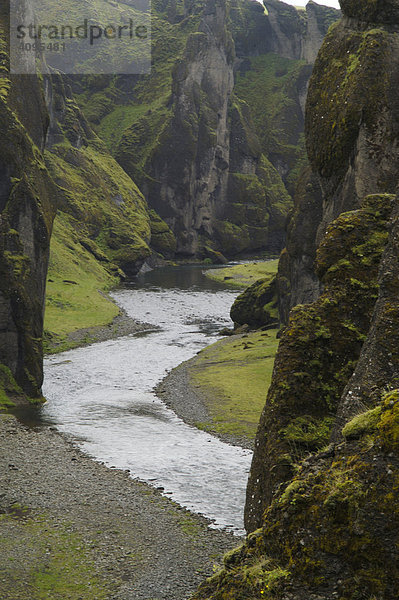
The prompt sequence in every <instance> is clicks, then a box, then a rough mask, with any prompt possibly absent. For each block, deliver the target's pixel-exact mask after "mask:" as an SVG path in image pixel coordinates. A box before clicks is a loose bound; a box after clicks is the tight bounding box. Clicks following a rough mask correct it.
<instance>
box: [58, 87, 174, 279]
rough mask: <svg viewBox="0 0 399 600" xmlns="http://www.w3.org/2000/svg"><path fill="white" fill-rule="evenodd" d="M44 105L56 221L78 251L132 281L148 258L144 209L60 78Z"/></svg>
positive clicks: (148, 232)
mask: <svg viewBox="0 0 399 600" xmlns="http://www.w3.org/2000/svg"><path fill="white" fill-rule="evenodd" d="M47 102H48V106H49V112H50V128H49V133H48V136H47V142H46V163H47V166H48V169H49V171H50V173H51V175H52V177H53V180H54V182H55V183H56V192H57V206H58V209H59V212H58V216H57V218H60V219H63V215H68V216H69V218H68V222H69V224H71V225H72V227H73V229H75V230H77V231H78V234H79V238H80V240H81V243H82V245H83V246H84V247H85V248H86V249H87V250H88V251H89V252H90V253H91V254H92V255H94V256H95V257H97V258H98V257H100V255H101V257H102V258H101V262H103V263H104V265H106V266H107V268H108V270H109V271H111V272H113V273H115V274H117V273H118V269H122V271H123V273H124V274H125V275H126V276H127V277H133V276H135V275H136V274H137V273H138V271H139V270H140V268H141V266H142V264H143V262H144V260H145V259H146V258H147V257H148V256H149V255H150V253H151V252H150V248H149V245H148V244H149V242H150V238H151V227H150V216H149V214H148V208H147V204H146V202H145V200H144V198H143V196H142V194H141V193H140V191H139V190H138V188H137V186H136V185H135V184H134V183H133V181H132V180H131V179H130V177H128V176H127V175H126V173H125V172H124V171H123V169H122V168H121V167H120V165H119V164H118V163H117V162H116V161H115V159H114V158H113V157H112V156H111V155H110V153H109V151H108V149H107V148H106V146H105V144H104V143H103V142H102V141H101V140H100V139H99V138H98V137H97V136H96V135H95V133H94V132H93V131H92V129H91V128H90V126H89V124H88V123H87V121H86V119H85V118H84V116H83V114H82V112H81V111H80V109H79V107H78V106H77V104H76V102H75V101H74V98H73V95H72V92H71V89H70V86H69V85H68V84H67V83H66V82H65V81H64V80H63V79H62V78H61V77H60V76H55V75H54V76H53V77H52V79H51V86H49V90H48V97H47ZM63 220H64V222H66V220H67V219H66V218H64V219H63ZM164 226H165V228H166V229H168V228H167V226H166V224H164ZM107 259H108V261H107Z"/></svg>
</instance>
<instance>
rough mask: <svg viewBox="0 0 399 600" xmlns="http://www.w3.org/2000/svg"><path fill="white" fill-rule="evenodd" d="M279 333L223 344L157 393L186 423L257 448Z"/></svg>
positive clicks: (178, 373) (180, 369)
mask: <svg viewBox="0 0 399 600" xmlns="http://www.w3.org/2000/svg"><path fill="white" fill-rule="evenodd" d="M276 334H277V330H269V331H255V332H251V333H248V334H242V335H234V336H231V337H228V338H224V339H223V340H220V341H219V342H216V343H215V344H212V345H211V346H208V347H206V348H205V349H204V350H201V351H200V352H199V353H198V354H197V355H196V356H195V357H194V358H192V359H190V360H188V361H186V362H184V363H183V364H181V365H179V366H178V367H176V368H175V369H173V370H172V371H171V372H170V373H169V374H168V375H167V377H166V378H165V379H164V380H163V381H162V382H161V383H160V384H159V385H158V386H157V388H156V393H157V395H158V396H159V397H160V398H162V400H163V401H164V402H165V404H166V405H167V406H169V407H170V408H171V409H172V410H174V411H175V412H176V414H177V415H178V416H179V417H180V418H182V419H183V420H184V421H185V422H186V423H188V424H190V425H193V426H195V427H197V428H200V429H204V430H206V431H208V432H209V433H212V434H214V435H216V436H217V437H219V438H220V439H222V440H223V441H224V442H226V443H229V444H233V445H237V446H242V447H243V448H249V449H252V448H253V442H254V438H255V434H256V430H257V426H258V423H259V418H260V414H261V412H262V410H263V407H264V404H265V399H266V395H267V390H268V388H269V385H270V381H271V376H272V371H273V365H274V358H275V354H276V351H277V346H278V339H277V338H276Z"/></svg>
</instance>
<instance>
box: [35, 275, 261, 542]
mask: <svg viewBox="0 0 399 600" xmlns="http://www.w3.org/2000/svg"><path fill="white" fill-rule="evenodd" d="M112 295H113V297H114V298H115V300H116V302H117V303H118V304H119V305H120V306H121V307H123V308H124V309H125V310H126V311H127V313H128V314H129V315H130V316H131V317H133V318H134V319H137V320H139V321H144V322H146V323H152V324H154V325H157V326H158V327H159V329H154V328H152V329H150V330H149V331H148V332H144V333H143V332H141V333H140V334H135V335H130V336H127V337H123V338H119V339H116V340H112V341H107V342H102V343H98V344H93V345H91V346H88V347H85V348H80V349H76V350H70V351H68V352H64V353H62V354H58V355H55V356H51V357H49V358H47V359H46V360H45V382H44V387H43V391H44V395H45V396H46V398H47V400H48V401H47V403H46V404H45V405H44V406H43V407H42V409H41V419H42V422H43V423H45V424H52V425H53V426H55V427H57V429H58V430H60V431H61V432H63V433H65V434H67V435H68V436H69V437H70V438H71V439H72V440H73V441H74V443H76V445H78V446H79V447H80V448H81V449H82V450H83V451H84V452H86V453H88V454H90V455H91V456H92V457H94V458H95V459H96V460H99V461H103V462H104V463H105V464H106V465H108V466H113V467H116V468H119V469H128V470H129V471H130V475H131V477H133V478H138V479H140V480H142V481H145V482H147V483H149V484H150V485H153V486H155V487H160V488H164V489H163V493H164V494H165V495H167V496H168V497H170V498H172V499H173V500H175V501H176V502H178V503H179V504H181V505H182V506H184V507H186V508H188V509H190V510H192V511H194V512H197V513H200V514H203V515H205V516H206V517H208V518H210V519H212V520H213V526H214V527H220V528H224V529H228V530H231V531H233V532H235V533H237V534H242V533H243V507H244V498H245V487H246V483H247V477H248V471H249V467H250V461H251V452H250V451H248V450H244V449H242V448H239V447H234V446H230V445H228V444H225V443H223V442H221V441H220V440H218V439H217V438H215V437H213V436H211V435H210V434H208V433H205V432H203V431H200V430H197V429H196V428H194V427H190V426H189V425H186V424H185V423H184V422H183V421H182V420H181V419H179V418H178V417H177V416H176V415H175V413H174V412H173V411H171V410H169V409H168V408H167V407H166V406H165V405H164V404H163V403H162V401H161V400H159V399H158V398H157V397H156V396H155V394H154V392H153V388H154V387H155V386H156V385H157V383H159V382H160V381H161V380H162V379H163V378H164V377H165V375H166V374H167V372H168V371H169V370H170V369H172V368H173V367H175V366H177V365H178V364H180V363H181V362H183V361H185V360H187V359H189V358H191V357H192V356H194V355H195V354H196V353H197V352H198V351H199V350H200V349H201V348H203V347H205V346H207V345H208V344H210V343H213V342H214V341H216V340H217V339H218V337H217V332H218V330H220V328H221V327H223V326H228V325H230V324H231V322H230V319H229V310H230V306H231V304H232V302H233V301H234V298H235V296H236V295H237V291H235V290H229V289H225V288H224V287H223V286H222V285H221V284H219V283H214V282H212V281H210V280H208V279H207V278H205V277H204V276H203V274H202V270H201V269H200V268H199V267H197V266H184V267H169V268H162V269H156V270H154V271H151V272H149V273H146V274H144V275H142V276H140V277H139V278H138V279H137V282H135V283H134V284H131V285H129V286H128V287H127V286H126V287H125V288H122V289H119V290H117V291H115V292H113V294H112Z"/></svg>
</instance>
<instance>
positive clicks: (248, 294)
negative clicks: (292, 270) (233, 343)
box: [230, 276, 278, 329]
mask: <svg viewBox="0 0 399 600" xmlns="http://www.w3.org/2000/svg"><path fill="white" fill-rule="evenodd" d="M277 302H278V300H277V288H276V277H270V276H269V277H267V278H265V279H259V280H258V281H256V282H255V283H253V284H252V285H251V286H249V287H248V288H247V289H246V290H245V291H244V292H242V294H240V295H239V296H238V297H237V298H236V299H235V301H234V303H233V306H232V307H231V310H230V317H231V319H232V321H233V322H234V324H235V325H244V324H247V325H249V326H250V327H252V328H255V329H258V328H259V327H264V326H270V325H271V324H273V323H277V322H278V308H277Z"/></svg>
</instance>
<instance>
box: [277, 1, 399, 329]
mask: <svg viewBox="0 0 399 600" xmlns="http://www.w3.org/2000/svg"><path fill="white" fill-rule="evenodd" d="M342 8H343V12H344V16H343V18H342V20H341V21H340V22H339V23H337V24H336V25H334V27H333V28H332V29H331V31H330V32H329V33H328V35H327V37H326V39H325V41H324V43H323V46H322V48H321V51H320V53H319V55H318V58H317V60H316V63H315V67H314V70H313V74H312V77H311V80H310V85H309V94H308V99H307V118H306V145H307V150H308V156H309V161H310V164H311V168H312V170H313V173H314V174H315V175H309V183H307V184H305V185H304V182H302V183H301V182H300V184H299V187H298V190H297V198H296V202H295V204H296V209H295V210H294V213H293V216H292V218H291V222H290V224H289V227H288V231H289V233H288V242H287V249H286V253H285V256H283V259H282V262H281V264H280V268H279V273H280V277H281V280H280V281H281V285H280V307H281V317H282V320H283V322H285V323H286V322H287V320H288V313H289V309H290V308H292V307H293V306H295V304H297V303H304V302H309V301H312V300H315V299H316V298H317V296H318V294H319V291H320V290H319V288H318V283H317V277H316V275H315V272H314V266H313V265H314V263H313V261H314V256H315V252H316V248H317V245H318V243H319V242H320V241H321V239H322V238H323V236H324V235H325V232H326V229H327V227H328V224H329V223H330V222H331V221H332V220H333V219H335V218H336V217H337V216H338V215H339V214H340V213H341V212H343V211H346V210H352V209H354V208H356V207H358V206H359V203H360V201H361V200H362V198H364V197H365V196H366V195H367V194H374V193H395V191H396V186H397V173H398V168H399V152H398V110H399V108H398V101H397V94H396V82H397V79H398V68H399V49H398V44H399V42H398V39H397V34H396V33H395V23H396V19H397V16H396V14H397V8H396V7H395V3H394V2H392V3H389V2H386V3H385V2H376V3H369V2H356V3H355V2H343V3H342ZM377 73H378V76H376V74H377ZM320 140H324V143H323V144H321V143H320ZM306 186H307V187H306ZM318 186H320V187H321V190H322V192H323V196H322V197H323V201H322V203H320V198H321V195H320V189H318ZM306 207H308V208H309V209H310V210H309V211H308V212H307V213H306V211H307V208H306ZM312 207H314V208H313V209H312ZM305 213H306V215H307V217H306V220H305V221H304V216H305ZM315 233H316V235H315ZM301 237H303V238H304V239H305V240H306V242H305V243H304V244H303V245H301V244H299V245H298V244H297V243H296V240H298V239H300V238H301Z"/></svg>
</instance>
